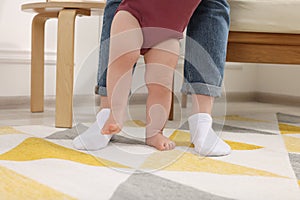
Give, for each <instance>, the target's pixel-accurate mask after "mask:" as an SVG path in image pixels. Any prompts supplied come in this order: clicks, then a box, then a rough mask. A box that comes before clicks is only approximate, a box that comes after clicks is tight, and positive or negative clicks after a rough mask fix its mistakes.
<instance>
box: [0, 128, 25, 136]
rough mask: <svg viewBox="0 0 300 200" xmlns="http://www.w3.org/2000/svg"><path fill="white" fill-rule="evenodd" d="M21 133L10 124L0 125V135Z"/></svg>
mask: <svg viewBox="0 0 300 200" xmlns="http://www.w3.org/2000/svg"><path fill="white" fill-rule="evenodd" d="M15 133H17V134H18V133H23V132H21V131H18V130H16V129H14V128H13V127H10V126H0V135H6V134H15Z"/></svg>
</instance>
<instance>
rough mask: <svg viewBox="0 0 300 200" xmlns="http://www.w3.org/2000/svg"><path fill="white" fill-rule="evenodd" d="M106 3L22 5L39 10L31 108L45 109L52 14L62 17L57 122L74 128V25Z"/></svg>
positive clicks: (33, 39) (34, 33) (34, 38)
mask: <svg viewBox="0 0 300 200" xmlns="http://www.w3.org/2000/svg"><path fill="white" fill-rule="evenodd" d="M104 6H105V3H95V2H43V3H31V4H24V5H22V10H23V11H30V12H32V11H33V12H35V13H38V14H37V15H36V16H35V17H34V18H33V20H32V36H31V103H30V104H31V112H43V111H44V31H45V22H46V21H47V19H49V18H58V34H57V37H58V41H57V65H56V115H55V126H56V127H64V128H71V127H72V116H73V113H72V112H73V111H72V110H73V76H74V75H73V72H74V29H75V18H76V16H77V15H84V16H90V14H91V10H96V9H98V10H99V9H103V8H104Z"/></svg>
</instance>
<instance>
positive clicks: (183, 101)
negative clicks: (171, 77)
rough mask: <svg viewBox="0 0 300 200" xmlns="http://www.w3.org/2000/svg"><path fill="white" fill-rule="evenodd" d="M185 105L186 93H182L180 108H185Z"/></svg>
mask: <svg viewBox="0 0 300 200" xmlns="http://www.w3.org/2000/svg"><path fill="white" fill-rule="evenodd" d="M186 106H187V95H186V94H182V95H181V108H186Z"/></svg>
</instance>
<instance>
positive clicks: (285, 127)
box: [279, 123, 300, 134]
mask: <svg viewBox="0 0 300 200" xmlns="http://www.w3.org/2000/svg"><path fill="white" fill-rule="evenodd" d="M279 130H280V132H281V134H300V127H299V126H293V125H290V124H284V123H279Z"/></svg>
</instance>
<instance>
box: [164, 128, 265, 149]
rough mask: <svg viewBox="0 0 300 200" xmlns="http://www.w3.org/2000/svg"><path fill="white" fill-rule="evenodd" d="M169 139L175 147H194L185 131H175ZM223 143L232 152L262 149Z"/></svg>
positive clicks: (244, 144)
mask: <svg viewBox="0 0 300 200" xmlns="http://www.w3.org/2000/svg"><path fill="white" fill-rule="evenodd" d="M169 138H170V139H171V140H172V141H174V142H175V143H176V145H177V146H186V147H192V148H193V147H194V145H193V144H192V143H190V133H188V132H186V131H181V130H176V131H174V132H173V133H172V135H171V136H170V137H169ZM225 142H226V143H227V144H228V145H229V146H230V147H231V149H232V150H255V149H261V148H264V147H262V146H257V145H253V144H246V143H242V142H234V141H229V140H225Z"/></svg>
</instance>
